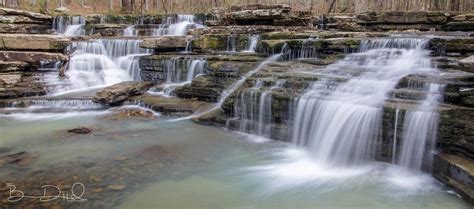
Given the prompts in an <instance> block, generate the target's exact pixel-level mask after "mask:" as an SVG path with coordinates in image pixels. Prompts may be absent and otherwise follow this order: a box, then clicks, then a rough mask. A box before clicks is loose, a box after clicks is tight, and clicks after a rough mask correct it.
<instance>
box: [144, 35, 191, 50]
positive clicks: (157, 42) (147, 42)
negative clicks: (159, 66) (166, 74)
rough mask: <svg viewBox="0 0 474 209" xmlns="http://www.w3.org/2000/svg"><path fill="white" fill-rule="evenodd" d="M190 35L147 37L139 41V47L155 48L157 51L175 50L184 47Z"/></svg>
mask: <svg viewBox="0 0 474 209" xmlns="http://www.w3.org/2000/svg"><path fill="white" fill-rule="evenodd" d="M191 38H192V37H191V36H162V37H158V38H147V39H144V40H143V42H141V43H140V47H142V48H147V49H155V50H158V51H177V50H183V49H185V48H186V45H187V43H188V41H189V40H191Z"/></svg>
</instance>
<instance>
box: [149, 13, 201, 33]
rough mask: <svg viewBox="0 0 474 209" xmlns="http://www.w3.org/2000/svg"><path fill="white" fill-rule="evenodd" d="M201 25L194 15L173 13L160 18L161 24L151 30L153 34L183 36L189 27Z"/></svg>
mask: <svg viewBox="0 0 474 209" xmlns="http://www.w3.org/2000/svg"><path fill="white" fill-rule="evenodd" d="M203 27H204V26H203V25H202V24H201V23H198V22H197V21H196V17H195V16H194V15H173V16H168V17H166V18H164V19H163V20H162V24H160V26H159V27H158V28H157V29H155V30H154V31H153V36H184V35H186V33H187V32H188V30H189V29H193V28H203Z"/></svg>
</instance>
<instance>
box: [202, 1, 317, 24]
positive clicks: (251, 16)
mask: <svg viewBox="0 0 474 209" xmlns="http://www.w3.org/2000/svg"><path fill="white" fill-rule="evenodd" d="M212 14H213V16H214V18H213V20H212V21H208V22H207V24H209V25H230V24H232V25H275V26H307V25H310V24H311V23H312V21H311V19H312V16H311V12H310V11H294V10H292V9H291V7H289V6H287V5H261V4H254V5H246V6H232V7H230V8H229V9H223V8H214V9H213V11H212Z"/></svg>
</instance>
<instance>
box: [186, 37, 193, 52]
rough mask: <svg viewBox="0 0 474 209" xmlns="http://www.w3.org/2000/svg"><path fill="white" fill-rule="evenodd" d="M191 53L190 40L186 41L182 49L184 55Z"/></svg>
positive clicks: (191, 43) (191, 45) (191, 44)
mask: <svg viewBox="0 0 474 209" xmlns="http://www.w3.org/2000/svg"><path fill="white" fill-rule="evenodd" d="M192 51H193V42H192V40H187V41H186V48H185V49H184V53H190V52H192Z"/></svg>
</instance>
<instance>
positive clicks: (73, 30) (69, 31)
mask: <svg viewBox="0 0 474 209" xmlns="http://www.w3.org/2000/svg"><path fill="white" fill-rule="evenodd" d="M85 24H86V19H85V18H84V17H82V16H56V17H54V19H53V30H54V31H56V32H57V33H61V34H64V35H66V36H81V35H85V33H86V32H85V28H84V25H85Z"/></svg>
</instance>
